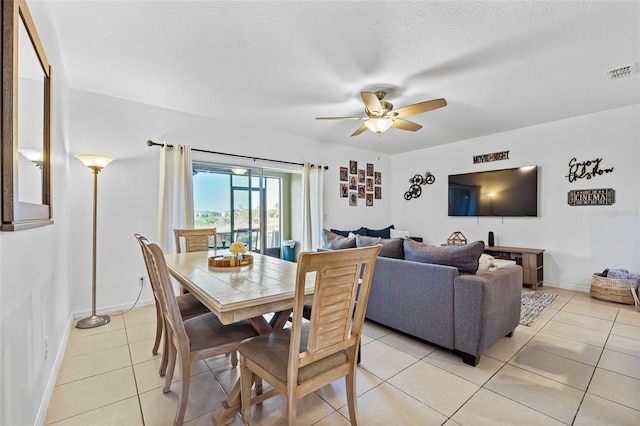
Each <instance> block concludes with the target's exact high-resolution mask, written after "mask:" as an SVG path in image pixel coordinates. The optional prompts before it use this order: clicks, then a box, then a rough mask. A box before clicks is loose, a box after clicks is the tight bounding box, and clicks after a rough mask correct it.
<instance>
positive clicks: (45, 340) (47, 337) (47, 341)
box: [44, 336, 49, 360]
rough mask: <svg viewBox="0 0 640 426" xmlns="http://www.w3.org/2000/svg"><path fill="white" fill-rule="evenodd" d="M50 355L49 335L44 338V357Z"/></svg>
mask: <svg viewBox="0 0 640 426" xmlns="http://www.w3.org/2000/svg"><path fill="white" fill-rule="evenodd" d="M48 357H49V336H45V338H44V359H45V360H46V359H47V358H48Z"/></svg>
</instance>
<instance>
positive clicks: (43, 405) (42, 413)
mask: <svg viewBox="0 0 640 426" xmlns="http://www.w3.org/2000/svg"><path fill="white" fill-rule="evenodd" d="M67 324H68V326H67V327H66V329H65V331H64V335H63V336H62V342H61V343H60V346H59V347H58V352H57V353H56V358H55V359H54V361H53V368H52V369H51V373H50V374H49V380H48V381H47V387H46V388H45V390H44V395H43V397H42V401H41V402H40V408H39V409H38V417H37V418H36V421H35V425H36V426H37V425H43V424H44V422H45V420H47V411H48V410H49V403H50V402H51V397H52V396H53V389H54V388H55V387H56V381H57V380H58V373H60V368H61V367H62V361H63V360H64V354H65V352H66V350H67V344H68V343H69V335H70V334H71V327H72V326H73V314H72V315H69V319H68V320H67Z"/></svg>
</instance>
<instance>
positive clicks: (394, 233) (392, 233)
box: [389, 228, 411, 238]
mask: <svg viewBox="0 0 640 426" xmlns="http://www.w3.org/2000/svg"><path fill="white" fill-rule="evenodd" d="M410 235H411V232H410V231H402V230H399V229H393V228H391V229H390V230H389V238H404V237H407V238H408V237H409V236H410Z"/></svg>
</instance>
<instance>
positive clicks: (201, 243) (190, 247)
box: [173, 228, 218, 253]
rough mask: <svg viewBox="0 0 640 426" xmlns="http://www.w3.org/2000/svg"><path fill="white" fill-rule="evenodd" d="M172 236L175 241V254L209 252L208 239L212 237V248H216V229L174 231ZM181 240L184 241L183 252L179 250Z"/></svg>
mask: <svg viewBox="0 0 640 426" xmlns="http://www.w3.org/2000/svg"><path fill="white" fill-rule="evenodd" d="M173 235H174V237H175V239H176V253H189V252H192V251H207V250H209V237H213V248H214V249H216V248H218V233H217V232H216V228H197V229H174V230H173ZM181 240H184V251H183V250H182V248H181V244H180V242H181Z"/></svg>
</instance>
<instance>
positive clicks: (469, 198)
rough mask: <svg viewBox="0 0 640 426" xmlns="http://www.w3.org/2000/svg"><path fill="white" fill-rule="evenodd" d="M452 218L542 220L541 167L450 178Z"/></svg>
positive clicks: (491, 171)
mask: <svg viewBox="0 0 640 426" xmlns="http://www.w3.org/2000/svg"><path fill="white" fill-rule="evenodd" d="M449 216H534V217H535V216H538V167H537V166H525V167H517V168H514V169H502V170H489V171H485V172H476V173H463V174H459V175H449Z"/></svg>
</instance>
